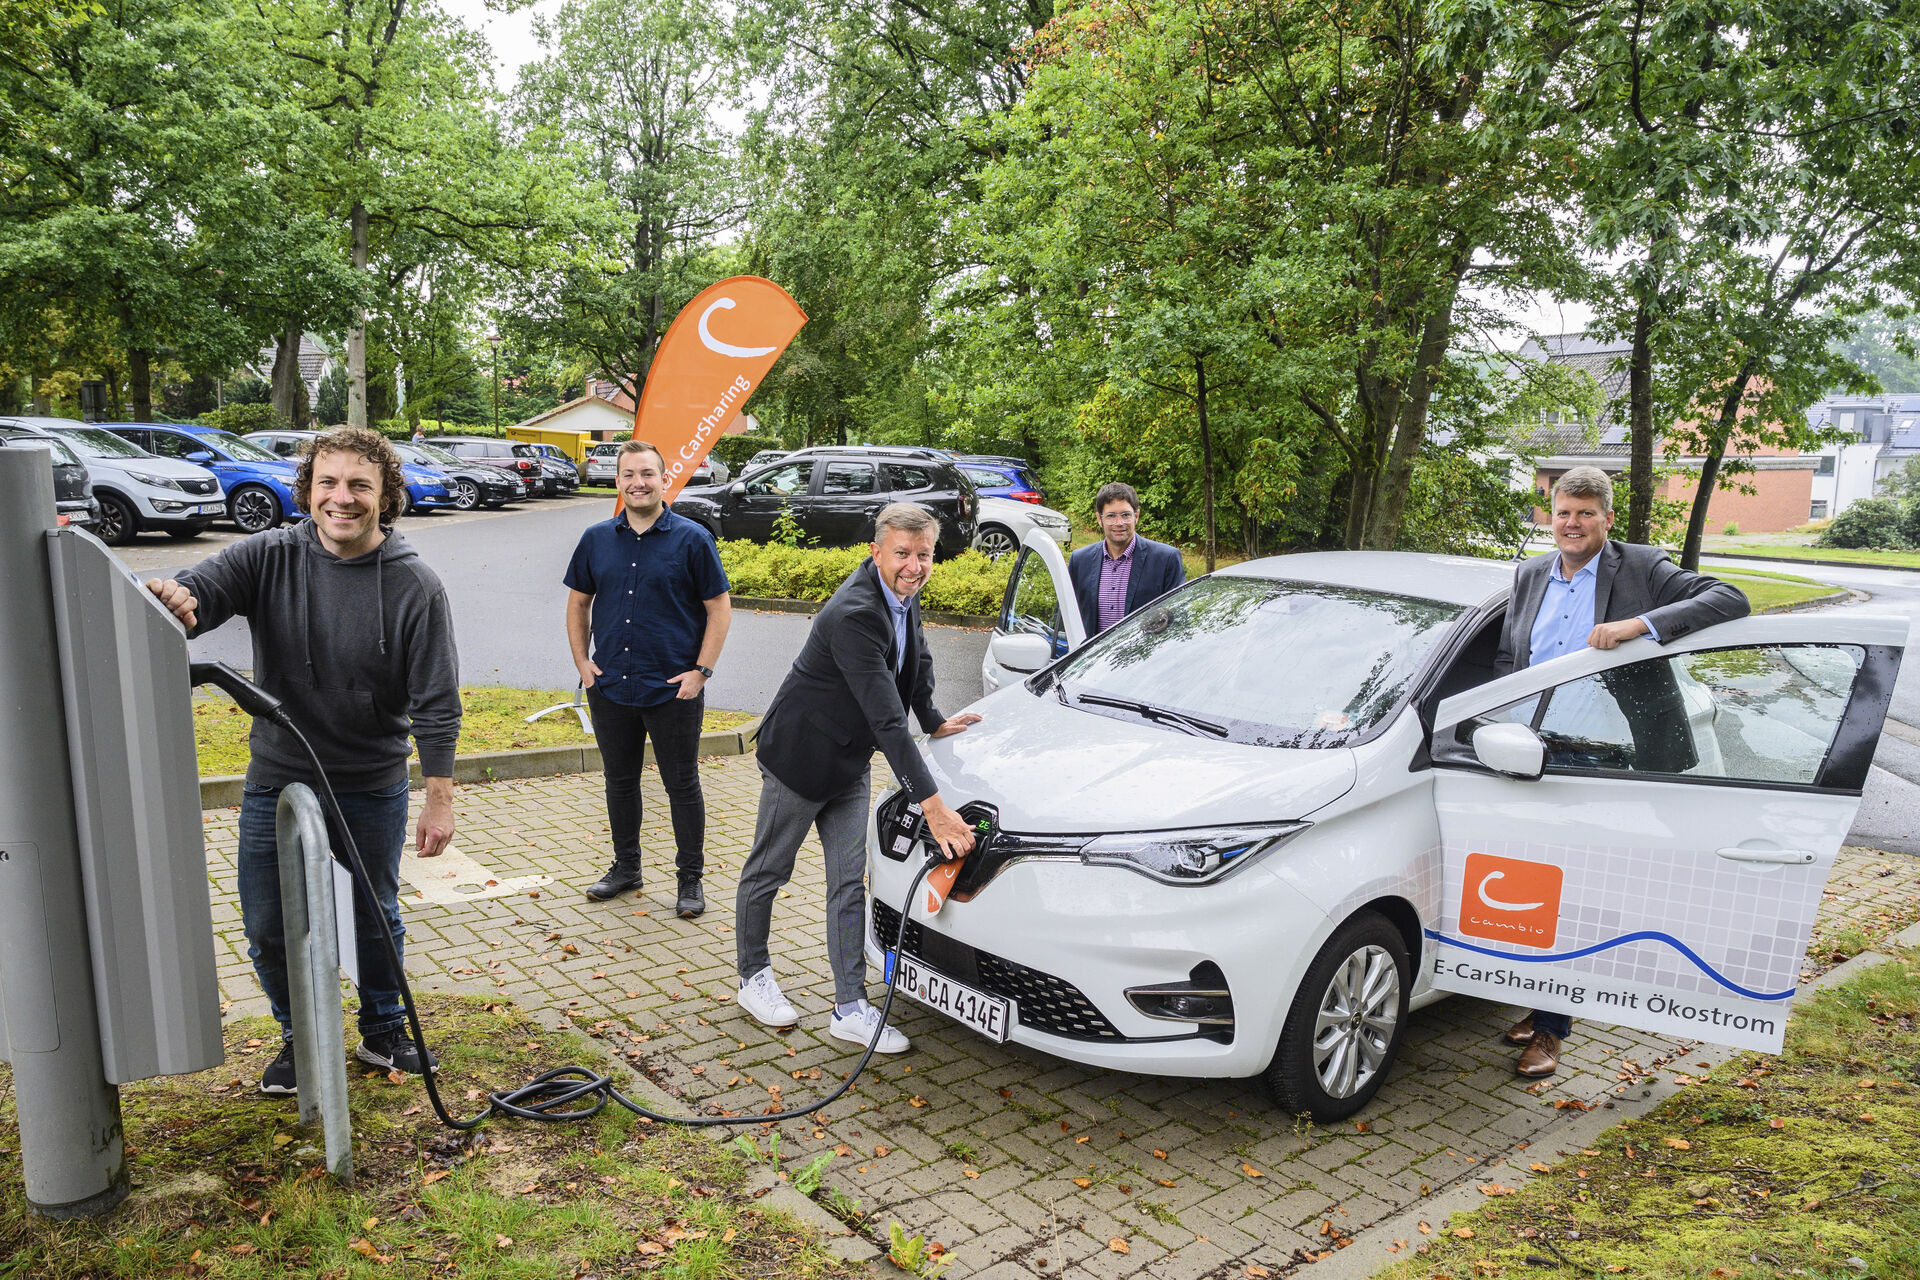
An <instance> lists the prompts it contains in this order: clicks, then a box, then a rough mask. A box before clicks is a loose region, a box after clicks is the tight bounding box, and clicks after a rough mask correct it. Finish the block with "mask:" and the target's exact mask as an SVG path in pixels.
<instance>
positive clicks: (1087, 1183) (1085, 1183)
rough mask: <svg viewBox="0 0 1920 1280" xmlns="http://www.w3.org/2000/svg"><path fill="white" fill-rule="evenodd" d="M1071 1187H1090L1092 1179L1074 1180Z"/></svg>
mask: <svg viewBox="0 0 1920 1280" xmlns="http://www.w3.org/2000/svg"><path fill="white" fill-rule="evenodd" d="M1073 1185H1074V1186H1076V1187H1090V1186H1092V1185H1093V1179H1092V1178H1075V1179H1074V1180H1073Z"/></svg>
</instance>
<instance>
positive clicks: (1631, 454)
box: [1627, 292, 1653, 543]
mask: <svg viewBox="0 0 1920 1280" xmlns="http://www.w3.org/2000/svg"><path fill="white" fill-rule="evenodd" d="M1627 423H1628V453H1627V484H1628V492H1627V541H1628V542H1642V543H1646V542H1652V541H1653V299H1652V298H1651V297H1650V296H1648V295H1647V294H1646V293H1645V292H1643V293H1642V295H1641V297H1640V300H1639V303H1638V305H1637V306H1636V307H1635V308H1634V312H1633V354H1632V356H1631V357H1630V358H1629V360H1628V362H1627Z"/></svg>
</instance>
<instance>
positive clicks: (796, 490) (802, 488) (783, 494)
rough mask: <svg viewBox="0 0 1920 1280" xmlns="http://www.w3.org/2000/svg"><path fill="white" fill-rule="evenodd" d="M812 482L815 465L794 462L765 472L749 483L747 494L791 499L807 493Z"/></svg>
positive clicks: (757, 496)
mask: <svg viewBox="0 0 1920 1280" xmlns="http://www.w3.org/2000/svg"><path fill="white" fill-rule="evenodd" d="M812 482H813V463H811V462H794V463H789V464H788V465H787V466H784V467H775V468H774V469H773V470H771V471H763V472H761V473H760V474H759V475H757V476H755V477H754V478H753V479H751V480H749V481H747V494H748V495H749V496H750V497H756V498H765V497H775V498H791V497H794V496H796V495H798V494H803V493H805V492H806V491H807V486H808V485H809V484H811V483H812Z"/></svg>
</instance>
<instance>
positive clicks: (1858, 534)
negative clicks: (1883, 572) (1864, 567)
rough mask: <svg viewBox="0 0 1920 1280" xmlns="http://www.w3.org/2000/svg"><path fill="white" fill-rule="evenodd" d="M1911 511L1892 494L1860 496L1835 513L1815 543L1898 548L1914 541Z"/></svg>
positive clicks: (1847, 546) (1902, 548)
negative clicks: (1837, 513)
mask: <svg viewBox="0 0 1920 1280" xmlns="http://www.w3.org/2000/svg"><path fill="white" fill-rule="evenodd" d="M1910 521H1911V513H1910V512H1909V511H1908V510H1907V509H1906V508H1905V507H1904V506H1903V505H1901V504H1900V503H1898V502H1895V501H1894V500H1893V499H1891V498H1862V499H1861V500H1860V501H1858V502H1856V503H1854V504H1853V505H1852V506H1850V507H1848V508H1847V509H1846V510H1845V511H1842V512H1841V513H1840V514H1839V515H1838V516H1836V517H1834V520H1833V523H1832V524H1830V525H1828V526H1827V528H1826V531H1825V532H1824V533H1822V534H1821V535H1820V539H1819V541H1818V543H1817V544H1816V545H1818V546H1822V547H1845V548H1848V549H1857V548H1862V547H1868V548H1876V549H1882V550H1894V551H1900V550H1905V549H1906V548H1908V547H1910V546H1912V545H1913V543H1912V540H1911V538H1910V531H1912V527H1911V524H1910Z"/></svg>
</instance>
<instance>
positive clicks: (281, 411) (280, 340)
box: [271, 324, 301, 430]
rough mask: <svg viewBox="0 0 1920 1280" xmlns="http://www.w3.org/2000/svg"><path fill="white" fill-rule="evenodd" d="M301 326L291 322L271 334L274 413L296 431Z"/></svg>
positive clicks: (298, 416)
mask: <svg viewBox="0 0 1920 1280" xmlns="http://www.w3.org/2000/svg"><path fill="white" fill-rule="evenodd" d="M300 332H301V329H300V326H299V325H298V324H290V325H288V326H287V327H286V328H285V329H283V330H281V331H280V332H279V333H276V334H274V335H273V376H272V379H271V386H272V399H271V404H272V407H273V416H274V417H275V418H277V419H279V420H280V421H281V422H284V423H286V424H287V425H288V426H289V427H292V428H294V429H295V430H299V429H301V428H300V413H299V407H300V406H299V389H300Z"/></svg>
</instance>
